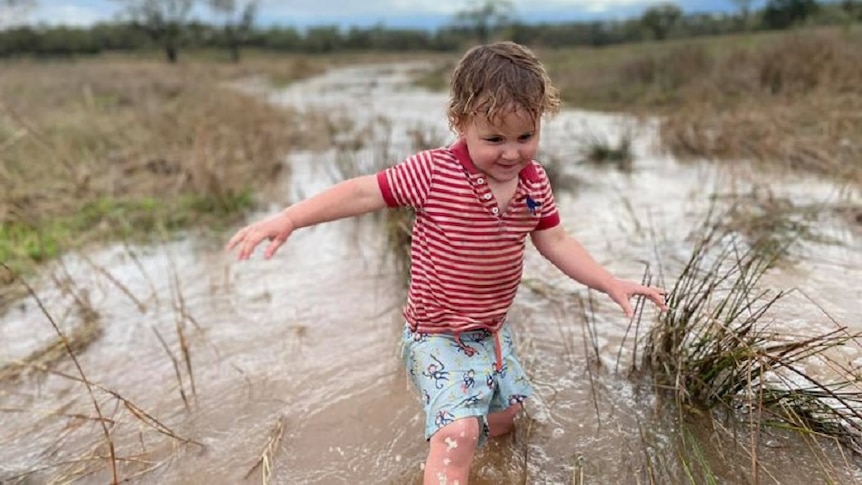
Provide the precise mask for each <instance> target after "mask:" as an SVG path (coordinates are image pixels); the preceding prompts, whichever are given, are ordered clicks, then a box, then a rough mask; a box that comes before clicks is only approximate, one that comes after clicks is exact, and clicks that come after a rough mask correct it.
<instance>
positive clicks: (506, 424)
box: [488, 403, 521, 438]
mask: <svg viewBox="0 0 862 485" xmlns="http://www.w3.org/2000/svg"><path fill="white" fill-rule="evenodd" d="M520 410H521V403H517V404H513V405H511V406H509V407H508V408H506V409H504V410H502V411H496V412H492V413H490V414H488V429H489V432H488V437H490V438H494V437H497V436H502V435H504V434H507V433H509V432H510V431H512V428H514V427H515V416H517V414H518V411H520Z"/></svg>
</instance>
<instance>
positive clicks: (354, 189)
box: [283, 175, 386, 229]
mask: <svg viewBox="0 0 862 485" xmlns="http://www.w3.org/2000/svg"><path fill="white" fill-rule="evenodd" d="M385 207H386V202H385V201H384V200H383V194H382V193H381V192H380V186H379V185H378V183H377V176H375V175H364V176H362V177H356V178H352V179H350V180H345V181H344V182H340V183H338V184H336V185H333V186H332V187H330V188H328V189H326V190H324V191H323V192H321V193H319V194H317V195H314V196H312V197H310V198H308V199H305V200H303V201H301V202H297V203H296V204H293V205H292V206H290V207H288V208H287V209H285V210H284V211H283V214H284V215H285V216H287V217H288V218H289V219H290V220H291V221H292V222H293V228H294V229H299V228H301V227H308V226H313V225H316V224H320V223H322V222H329V221H334V220H336V219H343V218H345V217H353V216H358V215H361V214H365V213H367V212H373V211H376V210H379V209H383V208H385Z"/></svg>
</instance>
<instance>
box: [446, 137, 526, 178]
mask: <svg viewBox="0 0 862 485" xmlns="http://www.w3.org/2000/svg"><path fill="white" fill-rule="evenodd" d="M449 149H450V150H451V151H452V153H453V154H454V155H455V158H457V159H458V161H459V162H461V165H463V166H464V169H465V170H467V173H468V174H470V175H471V176H474V175H481V174H482V172H481V171H479V169H478V168H476V165H474V164H473V159H471V158H470V153H469V152H468V151H467V143H466V142H465V141H464V139H463V138H461V139H459V140H458V141H457V142H455V144H454V145H452V146H451V147H450V148H449ZM518 177H520V179H521V180H524V181H527V182H537V181H538V180H539V172H538V171H537V170H536V167H535V165H534V164H532V163H529V164H527V166H526V167H524V168H523V169H521V172H520V173H518Z"/></svg>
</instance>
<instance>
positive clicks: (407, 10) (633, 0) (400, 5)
mask: <svg viewBox="0 0 862 485" xmlns="http://www.w3.org/2000/svg"><path fill="white" fill-rule="evenodd" d="M35 1H36V3H37V8H36V9H35V10H33V11H32V12H30V14H29V16H28V18H29V20H30V22H31V23H48V24H68V25H90V24H93V23H94V22H98V21H106V20H112V19H114V18H116V17H117V16H118V15H121V13H122V3H121V2H118V1H116V0H35ZM238 1H239V2H242V0H238ZM476 3H478V2H476V1H475V0H474V1H472V2H471V1H469V0H262V2H261V4H260V7H259V10H258V16H257V23H258V24H261V25H284V26H296V27H306V26H309V25H323V24H326V25H333V24H336V25H341V26H352V25H357V26H370V25H375V24H383V25H385V26H387V27H428V28H434V27H437V26H440V25H442V24H446V23H449V22H450V21H451V20H452V19H453V17H454V15H455V14H456V13H457V12H458V11H460V10H463V9H464V8H465V6H467V5H474V4H476ZM656 3H661V0H514V1H513V4H514V5H515V14H516V17H517V18H519V19H522V20H523V21H525V22H541V21H568V20H606V19H620V18H629V17H632V16H634V15H638V14H639V13H641V12H642V11H643V10H644V9H645V8H646V7H648V6H650V5H653V4H656ZM673 3H676V4H677V5H679V6H680V7H681V8H682V9H683V10H686V11H698V12H718V11H725V12H726V11H732V10H733V9H734V4H733V0H683V1H676V2H673ZM202 15H206V14H205V13H204V11H203V10H201V12H199V13H198V14H197V16H198V17H201V16H202Z"/></svg>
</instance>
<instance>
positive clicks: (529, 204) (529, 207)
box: [526, 195, 542, 215]
mask: <svg viewBox="0 0 862 485" xmlns="http://www.w3.org/2000/svg"><path fill="white" fill-rule="evenodd" d="M526 202H527V210H529V211H530V214H533V215H536V209H538V208H539V207H541V206H542V204H540V203H538V202H536V201H535V200H533V199H531V198H530V196H529V195H528V196H527V201H526Z"/></svg>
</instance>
